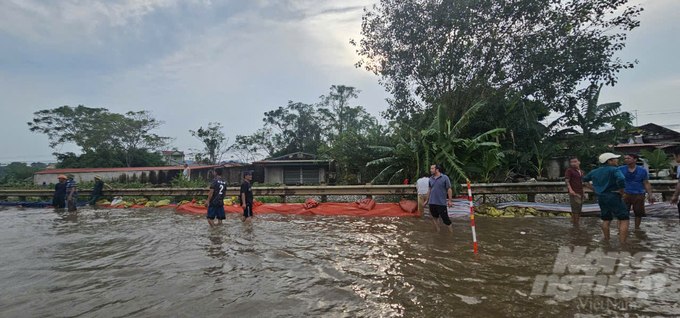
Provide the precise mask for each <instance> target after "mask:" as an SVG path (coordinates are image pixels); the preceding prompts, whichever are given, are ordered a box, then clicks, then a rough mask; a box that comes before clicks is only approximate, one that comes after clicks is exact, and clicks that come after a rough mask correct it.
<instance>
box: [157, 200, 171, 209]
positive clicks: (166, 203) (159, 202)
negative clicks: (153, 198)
mask: <svg viewBox="0 0 680 318" xmlns="http://www.w3.org/2000/svg"><path fill="white" fill-rule="evenodd" d="M166 205H170V200H160V201H158V202H156V205H154V207H155V208H160V207H162V206H166Z"/></svg>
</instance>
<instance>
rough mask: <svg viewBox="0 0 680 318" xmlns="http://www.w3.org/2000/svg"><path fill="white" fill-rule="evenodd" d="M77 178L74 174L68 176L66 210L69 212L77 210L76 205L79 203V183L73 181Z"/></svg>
mask: <svg viewBox="0 0 680 318" xmlns="http://www.w3.org/2000/svg"><path fill="white" fill-rule="evenodd" d="M74 177H75V176H74V175H73V174H67V175H66V178H67V179H68V181H66V208H67V209H68V210H69V211H75V210H76V204H77V203H78V183H77V182H76V180H73V178H74Z"/></svg>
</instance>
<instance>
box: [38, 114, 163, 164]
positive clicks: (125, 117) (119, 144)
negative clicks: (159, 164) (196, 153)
mask: <svg viewBox="0 0 680 318" xmlns="http://www.w3.org/2000/svg"><path fill="white" fill-rule="evenodd" d="M162 124H163V122H162V121H159V120H156V119H155V118H154V117H153V116H152V115H151V113H150V112H148V111H138V112H132V111H131V112H127V113H125V114H118V113H111V112H109V110H108V109H106V108H90V107H85V106H83V105H79V106H77V107H70V106H61V107H58V108H54V109H46V110H41V111H38V112H35V113H34V118H33V121H32V122H29V123H28V126H29V127H30V130H31V131H32V132H36V133H42V134H45V135H47V137H48V138H49V140H50V147H52V148H54V149H57V147H59V146H61V145H63V144H66V143H73V144H75V145H77V146H78V147H80V149H81V152H82V153H83V155H87V154H92V153H114V152H115V153H119V152H121V151H122V153H123V154H124V156H123V157H122V158H121V159H123V160H121V161H120V163H119V164H117V163H116V162H118V161H117V159H115V160H114V159H112V160H109V161H106V162H100V164H101V165H100V166H101V167H110V166H111V165H113V164H115V165H117V166H128V167H134V166H138V165H149V166H153V165H156V160H155V159H156V158H153V156H150V155H149V153H153V152H155V151H156V150H159V149H161V148H163V147H165V146H166V145H167V144H168V142H169V141H170V140H171V138H168V137H163V136H160V135H158V134H156V133H154V132H153V131H154V130H156V129H158V128H159V127H160V126H161V125H162ZM57 155H62V156H61V157H60V156H58V158H67V159H68V160H69V163H68V164H67V165H68V166H81V163H77V160H79V159H77V158H80V159H83V160H84V161H83V162H82V164H84V163H86V162H87V163H94V162H93V161H92V160H89V159H87V160H85V159H86V158H87V156H85V157H81V156H78V155H76V154H72V153H68V154H57ZM113 157H115V158H119V157H118V156H117V155H116V156H112V158H113ZM149 158H152V159H150V160H146V159H149ZM100 166H90V167H92V168H94V167H100ZM86 167H88V166H86Z"/></svg>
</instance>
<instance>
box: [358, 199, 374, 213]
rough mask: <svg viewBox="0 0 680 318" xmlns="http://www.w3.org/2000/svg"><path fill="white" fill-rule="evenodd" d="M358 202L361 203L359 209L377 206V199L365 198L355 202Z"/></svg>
mask: <svg viewBox="0 0 680 318" xmlns="http://www.w3.org/2000/svg"><path fill="white" fill-rule="evenodd" d="M355 203H356V204H358V205H359V209H362V210H366V211H371V210H373V208H375V201H373V199H368V198H366V199H363V200H361V201H357V202H355Z"/></svg>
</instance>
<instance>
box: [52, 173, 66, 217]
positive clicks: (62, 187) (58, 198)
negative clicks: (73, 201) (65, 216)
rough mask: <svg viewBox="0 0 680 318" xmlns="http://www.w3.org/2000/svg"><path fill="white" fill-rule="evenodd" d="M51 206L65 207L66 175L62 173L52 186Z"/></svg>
mask: <svg viewBox="0 0 680 318" xmlns="http://www.w3.org/2000/svg"><path fill="white" fill-rule="evenodd" d="M52 206H53V207H55V208H61V209H63V208H65V207H66V176H65V175H63V174H62V175H60V176H59V183H57V184H56V185H55V186H54V197H53V198H52Z"/></svg>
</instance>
